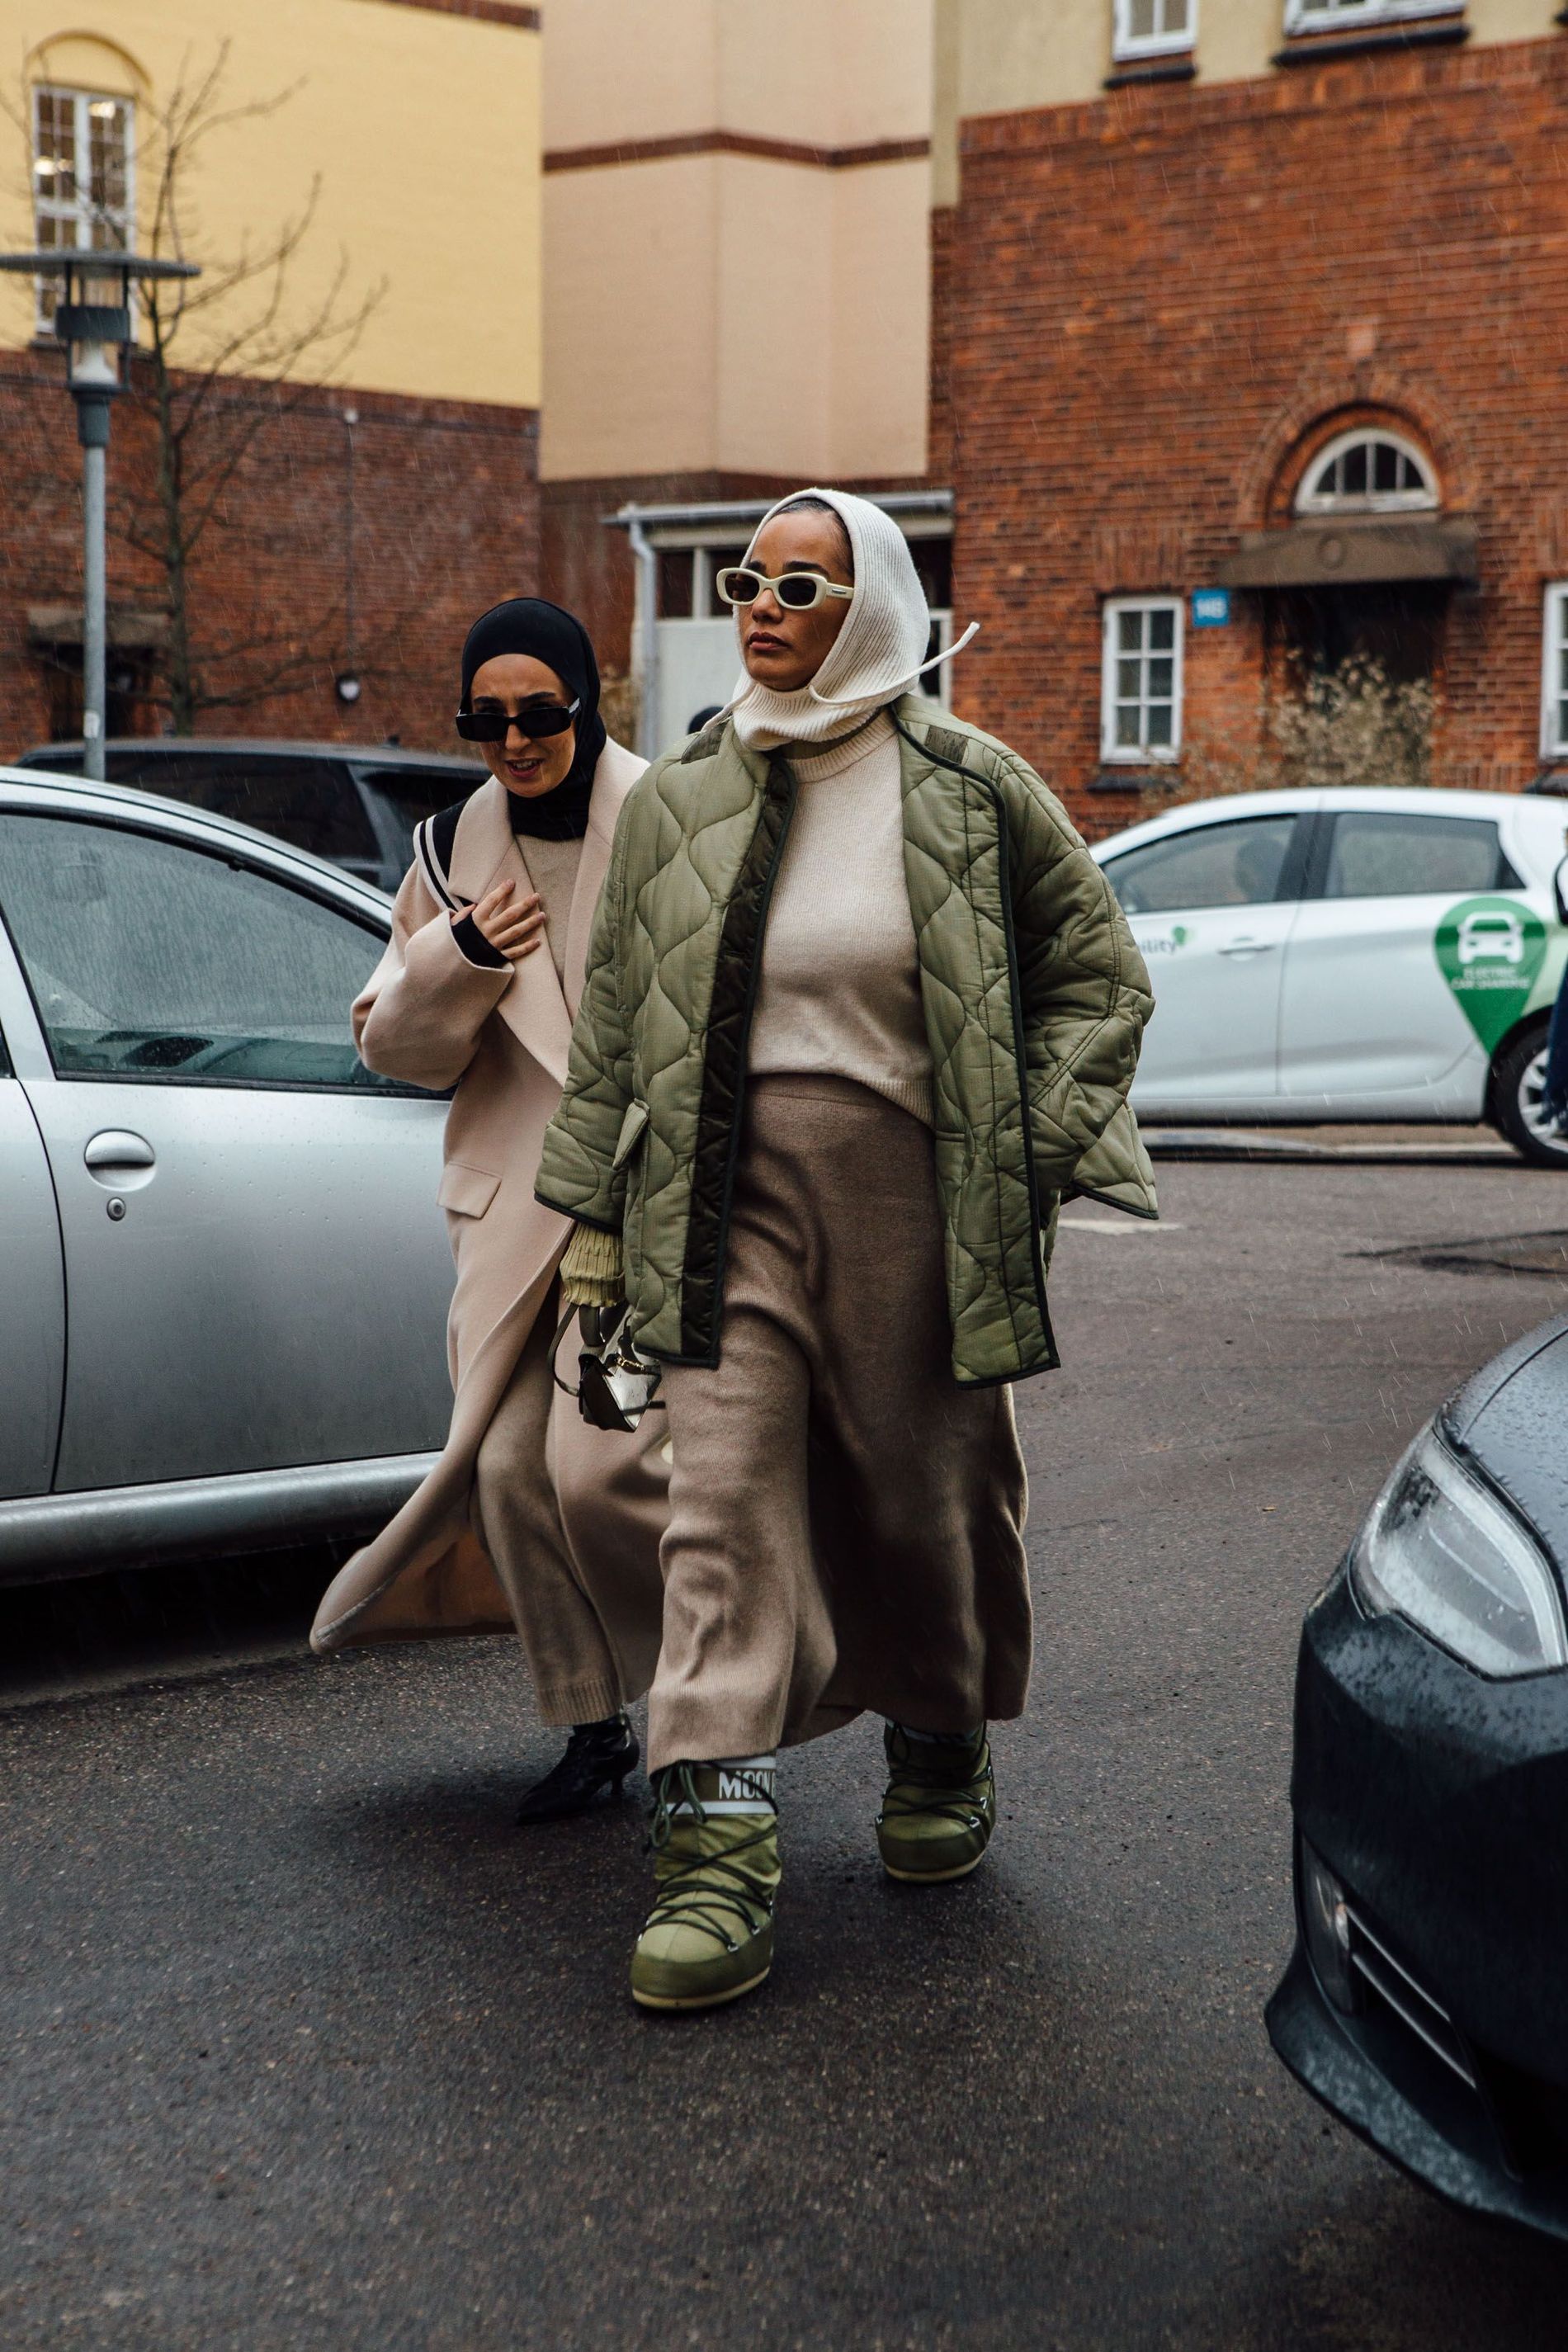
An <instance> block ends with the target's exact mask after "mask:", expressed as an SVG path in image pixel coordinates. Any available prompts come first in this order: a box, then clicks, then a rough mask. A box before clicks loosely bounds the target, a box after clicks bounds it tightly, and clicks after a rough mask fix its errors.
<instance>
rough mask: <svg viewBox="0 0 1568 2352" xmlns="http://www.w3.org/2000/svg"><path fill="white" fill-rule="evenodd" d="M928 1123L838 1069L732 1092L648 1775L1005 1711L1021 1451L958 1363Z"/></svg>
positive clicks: (1022, 1617)
mask: <svg viewBox="0 0 1568 2352" xmlns="http://www.w3.org/2000/svg"><path fill="white" fill-rule="evenodd" d="M951 1354H952V1332H951V1328H950V1324H949V1318H948V1306H947V1283H946V1278H945V1273H944V1267H943V1256H942V1222H941V1216H940V1212H939V1207H938V1201H937V1190H936V1172H935V1167H934V1162H933V1154H932V1142H931V1134H930V1131H929V1130H928V1129H926V1128H925V1127H924V1126H922V1125H921V1122H920V1121H919V1120H918V1119H916V1118H912V1117H911V1116H910V1114H909V1113H908V1112H907V1111H903V1110H900V1109H898V1108H895V1107H894V1106H893V1105H892V1104H891V1103H889V1102H887V1101H885V1100H884V1099H883V1098H882V1097H881V1096H879V1095H877V1094H873V1093H871V1092H870V1091H869V1090H868V1089H867V1088H866V1087H859V1086H856V1085H854V1084H852V1083H850V1082H849V1081H847V1080H845V1079H838V1078H831V1077H827V1078H816V1077H798V1078H795V1077H768V1078H762V1079H753V1080H752V1083H751V1085H750V1087H749V1088H748V1093H747V1109H746V1124H745V1129H744V1134H743V1138H742V1150H741V1156H740V1160H739V1165H738V1169H737V1177H736V1184H735V1193H734V1201H733V1206H732V1210H731V1223H730V1241H729V1262H728V1268H727V1273H726V1277H725V1283H724V1306H723V1322H722V1327H721V1360H720V1362H719V1364H718V1365H717V1367H715V1368H713V1369H711V1370H704V1369H699V1368H697V1367H693V1366H689V1365H679V1366H672V1367H670V1368H669V1370H668V1371H667V1372H666V1374H665V1379H664V1386H663V1391H662V1393H663V1396H664V1399H665V1402H666V1405H667V1408H668V1431H669V1438H670V1444H671V1448H672V1453H673V1468H672V1471H671V1476H670V1517H669V1524H668V1528H667V1530H666V1533H665V1536H664V1540H663V1544H662V1546H661V1548H660V1566H661V1570H662V1574H663V1580H664V1614H663V1638H662V1643H661V1646H660V1650H659V1656H658V1668H657V1671H656V1673H655V1675H654V1679H653V1685H652V1689H651V1692H650V1694H649V1699H648V1765H649V1769H650V1770H655V1771H657V1770H658V1769H660V1768H661V1767H663V1766H664V1765H666V1764H672V1763H676V1762H679V1761H680V1760H682V1759H712V1758H716V1757H723V1756H750V1755H756V1754H759V1753H761V1752H763V1751H764V1750H766V1749H769V1748H774V1747H777V1746H779V1745H781V1744H788V1743H790V1742H792V1741H795V1740H802V1739H808V1738H814V1737H815V1736H816V1734H818V1733H820V1732H824V1731H829V1730H832V1729H834V1728H836V1727H837V1726H838V1725H840V1724H843V1723H846V1722H847V1721H849V1719H850V1718H851V1717H854V1716H855V1715H857V1714H858V1713H860V1712H861V1711H862V1710H863V1709H866V1708H870V1709H872V1710H874V1711H875V1712H876V1713H878V1714H879V1715H884V1716H889V1717H893V1718H894V1719H895V1720H897V1721H900V1722H902V1723H905V1724H908V1725H910V1726H912V1727H914V1728H916V1729H919V1730H924V1731H947V1732H956V1731H964V1730H968V1729H969V1728H970V1727H972V1726H973V1725H975V1724H977V1723H980V1722H982V1721H984V1720H987V1719H990V1720H996V1719H998V1718H1003V1717H1011V1716H1016V1715H1018V1714H1020V1713H1021V1712H1022V1711H1023V1707H1024V1703H1025V1699H1026V1695H1027V1690H1028V1680H1029V1663H1030V1649H1031V1619H1030V1609H1029V1591H1028V1581H1027V1576H1026V1564H1025V1556H1024V1544H1023V1527H1024V1514H1025V1508H1026V1483H1025V1476H1024V1465H1023V1460H1022V1457H1021V1455H1020V1454H1019V1451H1018V1441H1017V1434H1016V1429H1015V1425H1014V1420H1013V1403H1012V1392H1011V1391H1010V1390H1009V1389H1007V1388H1005V1387H996V1388H982V1389H976V1388H961V1387H960V1386H959V1385H958V1383H957V1381H955V1380H954V1378H953V1374H952V1364H951Z"/></svg>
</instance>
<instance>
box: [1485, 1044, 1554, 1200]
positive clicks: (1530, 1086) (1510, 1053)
mask: <svg viewBox="0 0 1568 2352" xmlns="http://www.w3.org/2000/svg"><path fill="white" fill-rule="evenodd" d="M1545 1086H1546V1024H1545V1023H1544V1022H1542V1023H1541V1024H1539V1025H1538V1026H1536V1027H1533V1028H1530V1029H1526V1030H1524V1031H1523V1032H1522V1034H1521V1035H1519V1036H1518V1037H1516V1038H1515V1039H1514V1041H1513V1043H1512V1045H1510V1046H1509V1047H1508V1048H1507V1049H1506V1050H1505V1051H1504V1052H1503V1053H1501V1054H1500V1055H1498V1057H1497V1060H1496V1062H1495V1063H1494V1064H1493V1066H1492V1111H1493V1116H1494V1117H1495V1118H1496V1120H1497V1123H1498V1125H1499V1127H1500V1129H1502V1131H1503V1133H1504V1135H1506V1136H1507V1138H1508V1139H1509V1141H1510V1143H1511V1144H1512V1146H1513V1148H1514V1150H1516V1151H1521V1152H1522V1153H1523V1155H1524V1157H1525V1158H1526V1160H1533V1161H1534V1162H1535V1164H1536V1166H1537V1167H1538V1168H1568V1135H1561V1134H1559V1133H1558V1132H1557V1130H1556V1128H1555V1125H1554V1123H1553V1122H1552V1121H1550V1120H1548V1119H1547V1118H1546V1117H1545V1115H1544V1113H1543V1111H1542V1096H1543V1094H1544V1091H1545Z"/></svg>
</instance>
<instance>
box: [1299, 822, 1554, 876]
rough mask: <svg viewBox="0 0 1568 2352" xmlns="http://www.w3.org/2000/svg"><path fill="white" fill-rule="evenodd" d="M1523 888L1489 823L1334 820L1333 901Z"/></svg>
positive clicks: (1330, 853) (1330, 866) (1494, 828)
mask: <svg viewBox="0 0 1568 2352" xmlns="http://www.w3.org/2000/svg"><path fill="white" fill-rule="evenodd" d="M1323 887H1324V894H1325V896H1326V897H1328V898H1414V897H1415V896H1416V895H1417V893H1419V892H1421V891H1424V890H1431V891H1444V892H1455V891H1460V890H1507V889H1514V890H1517V889H1518V888H1519V887H1521V886H1520V879H1519V877H1518V875H1517V874H1516V873H1515V872H1514V870H1513V868H1512V866H1510V864H1509V862H1508V860H1507V858H1506V857H1505V856H1503V853H1502V846H1501V844H1500V841H1499V839H1498V829H1497V827H1496V825H1495V824H1490V823H1489V822H1488V820H1487V819H1486V818H1484V817H1473V816H1411V815H1406V814H1405V812H1404V811H1403V810H1400V809H1342V810H1341V811H1340V813H1339V814H1338V815H1337V816H1336V817H1335V819H1334V836H1333V843H1332V845H1331V849H1330V851H1329V871H1328V877H1327V880H1326V881H1325V883H1324V886H1323Z"/></svg>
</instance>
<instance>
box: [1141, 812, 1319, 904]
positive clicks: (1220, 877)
mask: <svg viewBox="0 0 1568 2352" xmlns="http://www.w3.org/2000/svg"><path fill="white" fill-rule="evenodd" d="M1299 822H1300V819H1299V818H1297V817H1295V816H1290V815H1281V816H1248V817H1238V818H1237V819H1236V820H1235V821H1234V822H1233V823H1231V824H1202V825H1194V826H1193V827H1192V829H1191V830H1190V832H1187V833H1173V834H1167V835H1165V837H1164V839H1163V841H1151V842H1146V843H1145V844H1144V845H1143V846H1142V848H1141V849H1126V850H1123V851H1122V853H1121V856H1120V857H1108V858H1107V859H1106V861H1105V871H1106V874H1107V875H1108V876H1109V877H1110V887H1111V888H1112V889H1113V890H1114V891H1115V893H1116V895H1117V897H1118V898H1120V899H1121V904H1122V908H1123V909H1124V910H1125V912H1126V913H1128V914H1129V915H1168V914H1173V913H1174V912H1175V911H1176V910H1177V909H1178V908H1188V907H1261V906H1266V905H1268V903H1269V902H1270V901H1271V900H1273V899H1275V898H1278V897H1279V877H1280V876H1281V874H1282V873H1283V871H1284V866H1285V860H1286V857H1287V856H1288V855H1289V848H1290V841H1291V836H1292V835H1293V834H1294V832H1295V830H1296V826H1297V824H1299Z"/></svg>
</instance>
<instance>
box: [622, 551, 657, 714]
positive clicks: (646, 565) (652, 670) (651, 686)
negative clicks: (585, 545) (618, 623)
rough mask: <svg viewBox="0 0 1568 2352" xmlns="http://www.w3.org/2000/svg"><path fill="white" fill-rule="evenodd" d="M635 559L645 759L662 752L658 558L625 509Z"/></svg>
mask: <svg viewBox="0 0 1568 2352" xmlns="http://www.w3.org/2000/svg"><path fill="white" fill-rule="evenodd" d="M623 511H624V512H625V514H626V537H627V539H628V540H629V541H630V542H631V551H632V560H633V562H635V563H636V565H637V601H636V604H635V606H634V608H633V614H632V684H633V685H634V686H635V687H636V688H637V749H638V751H640V752H641V753H642V755H643V758H644V759H645V760H651V759H653V758H655V757H656V756H657V754H658V732H657V730H658V709H656V704H657V701H658V556H657V554H656V552H655V551H654V548H653V545H652V543H651V541H649V539H648V535H647V531H646V530H644V529H643V525H642V518H641V516H640V515H639V514H638V513H637V509H636V508H635V507H628V508H626V509H623Z"/></svg>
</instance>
